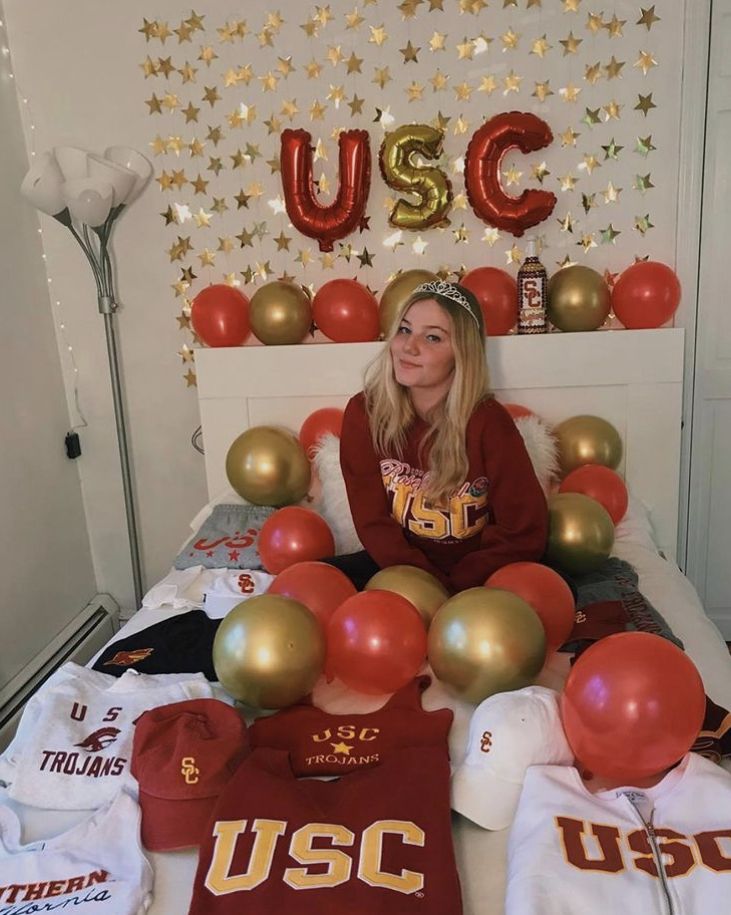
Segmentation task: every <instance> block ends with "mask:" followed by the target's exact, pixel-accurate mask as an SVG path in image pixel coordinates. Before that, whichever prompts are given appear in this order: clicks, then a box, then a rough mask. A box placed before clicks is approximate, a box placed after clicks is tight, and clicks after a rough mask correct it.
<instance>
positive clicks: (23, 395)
mask: <svg viewBox="0 0 731 915" xmlns="http://www.w3.org/2000/svg"><path fill="white" fill-rule="evenodd" d="M0 18H2V8H1V7H0ZM0 123H2V125H3V127H2V132H1V133H0V174H1V175H2V181H0V213H2V219H1V220H0V277H2V281H1V282H0V314H1V315H2V339H3V347H2V359H0V399H1V404H0V519H1V522H0V645H2V646H3V649H2V651H0V686H2V685H4V684H5V683H6V682H7V681H8V680H9V679H11V678H12V677H13V676H15V674H17V673H18V672H19V671H20V670H21V669H22V668H23V666H24V665H25V664H26V663H27V662H28V661H29V660H30V659H31V658H32V657H33V656H34V655H35V654H36V653H37V652H38V651H40V650H41V649H42V648H43V647H45V645H46V644H47V642H48V641H49V640H50V639H51V638H52V637H53V636H54V635H56V634H57V633H58V632H59V631H60V630H61V629H62V628H63V627H64V626H65V625H66V624H67V623H68V622H69V621H70V620H71V619H72V618H73V617H74V616H75V615H76V613H78V612H79V611H80V610H81V609H82V608H83V607H84V606H85V605H86V603H87V602H88V601H89V600H91V598H92V597H93V596H94V594H95V593H96V585H95V581H94V571H93V568H92V563H91V554H90V549H89V539H88V536H87V532H86V520H85V517H84V508H83V503H82V499H81V486H80V482H79V473H78V469H79V465H77V464H76V463H74V462H72V461H70V460H69V459H68V458H67V457H66V455H65V452H64V436H65V434H66V432H67V431H68V429H69V415H68V410H67V406H66V399H65V396H64V389H63V379H62V376H61V366H60V360H59V354H58V350H57V347H56V338H55V334H54V328H53V320H52V316H51V310H50V304H49V297H48V288H47V283H46V277H45V271H44V267H43V260H42V255H43V249H42V247H41V243H40V238H39V235H38V221H37V219H36V216H35V213H34V212H33V211H32V210H31V209H30V208H29V207H27V206H26V205H25V204H24V203H23V202H22V201H21V199H20V194H19V191H18V189H19V186H20V181H21V179H22V177H23V175H24V174H25V171H26V169H27V160H26V150H25V141H24V138H23V133H22V130H21V125H20V117H19V112H18V102H17V98H16V93H15V87H14V85H13V82H12V80H11V79H10V76H9V70H8V67H7V60H6V58H4V57H3V58H0ZM84 459H85V458H81V460H82V461H83V460H84Z"/></svg>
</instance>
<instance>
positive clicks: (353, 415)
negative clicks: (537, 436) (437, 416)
mask: <svg viewBox="0 0 731 915" xmlns="http://www.w3.org/2000/svg"><path fill="white" fill-rule="evenodd" d="M427 428H428V427H427V424H426V423H425V422H424V421H423V420H422V419H419V418H417V419H416V420H414V422H413V423H412V425H411V427H410V429H409V430H408V439H407V443H406V447H405V449H404V454H403V457H402V458H397V457H396V456H395V455H388V454H377V453H376V451H375V449H374V447H373V442H372V439H371V433H370V429H369V426H368V417H367V416H366V411H365V398H364V395H363V393H362V392H361V393H360V394H356V396H355V397H353V398H351V400H350V401H349V402H348V405H347V407H346V408H345V416H344V418H343V429H342V434H341V438H340V464H341V467H342V470H343V476H344V478H345V486H346V489H347V493H348V501H349V503H350V509H351V512H352V515H353V522H354V524H355V529H356V531H357V533H358V536H359V538H360V541H361V543H362V544H363V546H364V547H365V549H366V550H367V552H368V553H369V554H370V555H371V557H372V558H373V559H374V561H375V562H376V563H377V564H378V565H379V566H380V567H381V568H386V567H387V566H392V565H400V564H405V565H414V566H418V567H419V568H421V569H425V570H426V571H427V572H431V573H432V574H433V575H435V576H436V577H437V578H438V579H439V580H440V581H441V582H442V583H444V584H445V585H446V586H447V587H449V588H451V589H452V590H453V591H463V590H464V589H465V588H472V587H476V586H478V585H482V584H484V582H485V579H486V578H487V577H488V576H489V575H491V574H492V573H493V572H495V571H496V570H497V569H499V568H500V567H501V566H504V565H506V564H507V563H509V562H519V561H529V562H530V561H537V560H539V559H540V558H541V556H542V555H543V553H544V550H545V547H546V537H547V533H548V509H547V506H546V499H545V497H544V495H543V490H542V489H541V486H540V484H539V482H538V480H537V478H536V475H535V472H534V471H533V465H532V464H531V461H530V457H529V456H528V452H527V451H526V448H525V445H524V443H523V439H522V437H521V435H520V432H518V430H517V429H516V427H515V423H514V422H513V420H512V418H511V416H510V414H509V413H508V412H507V410H506V409H505V408H504V407H503V406H501V404H499V403H498V402H497V401H496V400H494V399H489V400H485V401H483V402H482V403H481V404H480V405H479V406H478V407H477V409H476V410H475V412H474V413H473V414H472V416H471V417H470V420H469V422H468V424H467V432H466V444H467V459H468V462H469V469H468V473H467V478H466V479H465V481H464V483H463V484H462V485H461V486H460V487H459V488H458V489H457V491H456V492H455V494H454V495H453V496H452V497H451V498H450V500H449V504H448V505H447V506H440V507H436V506H434V505H432V504H431V503H430V502H429V501H428V500H427V499H425V498H424V495H423V489H424V476H425V474H426V473H427V469H426V464H427V461H426V458H425V459H424V461H421V460H420V459H419V443H420V442H421V440H422V438H423V436H424V434H425V432H426V430H427Z"/></svg>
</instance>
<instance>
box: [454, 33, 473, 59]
mask: <svg viewBox="0 0 731 915" xmlns="http://www.w3.org/2000/svg"><path fill="white" fill-rule="evenodd" d="M474 53H475V43H474V41H472V40H471V39H469V38H464V39H463V40H462V44H458V45H457V54H458V55H459V56H458V58H457V59H458V60H472V55H473V54H474Z"/></svg>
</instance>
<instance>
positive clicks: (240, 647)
mask: <svg viewBox="0 0 731 915" xmlns="http://www.w3.org/2000/svg"><path fill="white" fill-rule="evenodd" d="M324 665H325V634H324V632H323V630H322V626H321V625H320V623H319V622H318V621H317V618H316V617H315V615H314V614H313V613H311V612H310V611H309V610H308V609H307V607H305V605H304V604H301V603H300V602H299V601H296V600H292V598H291V597H281V596H280V595H278V594H261V595H260V596H259V597H252V598H250V599H249V600H247V601H243V602H242V603H240V604H237V605H236V606H235V607H234V608H233V610H231V611H230V612H229V614H228V615H227V616H226V617H224V619H223V621H222V623H221V625H220V627H219V629H218V632H217V633H216V637H215V639H214V641H213V667H214V669H215V671H216V676H217V677H218V679H219V681H220V682H221V685H222V686H223V688H224V689H225V690H226V692H227V693H229V694H230V695H232V696H233V697H234V698H235V699H238V700H239V702H243V703H244V704H245V705H249V706H251V707H252V708H260V709H269V708H284V707H285V706H287V705H292V703H293V702H297V701H298V700H299V699H301V698H302V697H303V696H306V695H307V694H308V693H309V692H311V691H312V688H313V686H314V685H315V683H316V682H317V678H318V677H319V676H320V674H321V673H322V670H323V667H324Z"/></svg>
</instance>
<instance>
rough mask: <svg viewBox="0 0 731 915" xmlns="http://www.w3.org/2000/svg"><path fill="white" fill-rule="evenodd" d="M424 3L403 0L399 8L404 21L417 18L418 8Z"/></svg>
mask: <svg viewBox="0 0 731 915" xmlns="http://www.w3.org/2000/svg"><path fill="white" fill-rule="evenodd" d="M423 2H424V0H403V2H401V3H399V5H398V8H399V9H400V10H401V15H402V16H403V18H404V19H413V18H414V16H416V8H417V7H418V6H419V5H420V4H421V3H423ZM365 5H367V4H365Z"/></svg>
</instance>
